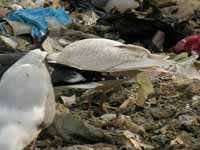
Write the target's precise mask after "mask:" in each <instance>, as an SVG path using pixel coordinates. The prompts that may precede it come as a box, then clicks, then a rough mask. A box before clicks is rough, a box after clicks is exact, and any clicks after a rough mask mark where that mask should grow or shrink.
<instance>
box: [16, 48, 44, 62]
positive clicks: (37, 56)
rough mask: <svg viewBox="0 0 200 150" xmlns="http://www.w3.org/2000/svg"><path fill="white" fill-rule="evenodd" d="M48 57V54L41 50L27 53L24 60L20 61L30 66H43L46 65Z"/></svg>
mask: <svg viewBox="0 0 200 150" xmlns="http://www.w3.org/2000/svg"><path fill="white" fill-rule="evenodd" d="M46 56H47V52H44V51H41V50H40V49H35V50H32V51H30V52H29V53H27V54H26V55H25V56H24V57H23V58H21V59H20V60H19V61H20V62H21V63H27V62H28V63H29V64H34V65H37V64H41V63H45V58H46Z"/></svg>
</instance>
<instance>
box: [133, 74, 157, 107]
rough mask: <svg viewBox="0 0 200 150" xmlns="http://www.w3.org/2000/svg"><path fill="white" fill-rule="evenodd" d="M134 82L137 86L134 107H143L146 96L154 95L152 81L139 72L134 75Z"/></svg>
mask: <svg viewBox="0 0 200 150" xmlns="http://www.w3.org/2000/svg"><path fill="white" fill-rule="evenodd" d="M136 82H137V84H138V85H139V89H138V97H137V99H136V101H135V104H136V106H138V107H143V106H144V103H145V100H146V99H147V97H148V95H150V94H152V93H154V88H153V84H152V81H151V79H150V77H149V76H148V75H146V74H145V73H143V72H141V73H138V74H137V75H136Z"/></svg>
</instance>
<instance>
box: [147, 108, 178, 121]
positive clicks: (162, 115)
mask: <svg viewBox="0 0 200 150" xmlns="http://www.w3.org/2000/svg"><path fill="white" fill-rule="evenodd" d="M150 113H151V115H152V117H153V118H154V119H166V118H170V117H172V116H173V115H175V112H173V111H171V110H166V109H160V108H154V109H151V110H150Z"/></svg>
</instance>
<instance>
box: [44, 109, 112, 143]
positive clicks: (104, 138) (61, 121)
mask: <svg viewBox="0 0 200 150" xmlns="http://www.w3.org/2000/svg"><path fill="white" fill-rule="evenodd" d="M48 133H49V134H50V135H53V136H55V135H57V136H59V137H61V138H62V139H63V140H64V141H65V143H71V144H72V143H73V144H86V143H97V142H104V143H112V137H111V136H110V135H109V134H108V133H106V132H104V131H103V130H101V129H99V128H95V127H94V126H92V125H89V124H87V123H86V122H84V121H82V120H81V119H80V118H78V117H76V116H74V115H72V114H66V113H60V114H57V115H56V117H55V120H54V122H53V124H52V125H51V127H50V128H49V132H48Z"/></svg>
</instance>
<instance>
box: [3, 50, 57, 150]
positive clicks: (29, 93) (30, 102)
mask: <svg viewBox="0 0 200 150" xmlns="http://www.w3.org/2000/svg"><path fill="white" fill-rule="evenodd" d="M46 55H47V53H46V52H42V51H40V50H39V49H38V50H33V51H31V52H29V53H28V54H27V55H25V56H24V57H22V58H21V59H20V60H18V61H17V62H16V63H15V64H14V65H13V66H11V67H10V68H9V69H8V70H7V71H6V72H5V73H4V75H3V76H2V78H1V81H0V149H1V150H22V149H23V148H24V147H26V146H27V145H28V144H30V143H31V141H33V140H34V139H35V138H36V137H37V136H38V134H39V133H40V131H41V130H42V127H46V126H48V125H49V124H50V123H51V122H52V121H53V118H54V115H55V99H54V93H53V87H52V84H51V80H50V76H49V73H48V70H47V68H46V65H45V61H44V60H45V57H46Z"/></svg>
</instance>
